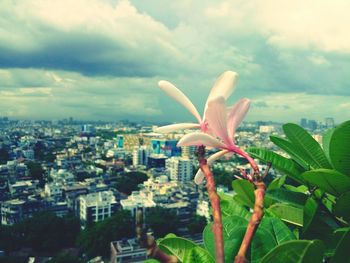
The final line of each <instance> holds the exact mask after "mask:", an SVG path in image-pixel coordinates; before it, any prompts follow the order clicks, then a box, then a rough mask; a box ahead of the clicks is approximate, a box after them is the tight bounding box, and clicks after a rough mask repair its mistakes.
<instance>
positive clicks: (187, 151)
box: [181, 146, 197, 158]
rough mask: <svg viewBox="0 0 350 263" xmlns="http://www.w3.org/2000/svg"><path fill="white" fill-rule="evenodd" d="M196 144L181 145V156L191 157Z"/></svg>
mask: <svg viewBox="0 0 350 263" xmlns="http://www.w3.org/2000/svg"><path fill="white" fill-rule="evenodd" d="M196 148H197V147H196V146H182V147H181V156H182V157H184V158H186V157H187V158H192V157H193V156H194V153H195V152H196Z"/></svg>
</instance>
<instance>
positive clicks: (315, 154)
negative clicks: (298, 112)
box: [282, 123, 332, 169]
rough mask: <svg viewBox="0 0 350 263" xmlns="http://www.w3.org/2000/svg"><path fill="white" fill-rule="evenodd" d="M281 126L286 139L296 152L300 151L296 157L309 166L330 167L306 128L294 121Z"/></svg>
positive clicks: (321, 150)
mask: <svg viewBox="0 0 350 263" xmlns="http://www.w3.org/2000/svg"><path fill="white" fill-rule="evenodd" d="M282 127H283V131H284V133H285V135H286V136H287V138H288V140H289V141H290V142H291V143H292V145H293V146H294V147H295V149H297V150H296V152H297V153H300V154H298V157H299V158H302V160H303V161H304V162H305V163H307V164H309V165H310V167H311V168H313V169H317V168H332V167H331V165H330V163H329V161H328V159H327V157H326V155H325V153H324V151H323V149H322V148H321V146H320V145H319V144H318V142H317V141H316V140H315V139H314V138H313V137H312V136H311V135H310V134H309V133H308V132H307V131H306V130H304V129H303V128H302V127H300V126H299V125H297V124H294V123H287V124H284V125H283V126H282Z"/></svg>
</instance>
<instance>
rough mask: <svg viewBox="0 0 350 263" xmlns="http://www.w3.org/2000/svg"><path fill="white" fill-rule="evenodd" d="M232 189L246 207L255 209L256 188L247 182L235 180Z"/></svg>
mask: <svg viewBox="0 0 350 263" xmlns="http://www.w3.org/2000/svg"><path fill="white" fill-rule="evenodd" d="M232 188H233V190H234V191H235V192H236V194H237V196H238V197H239V200H240V201H241V202H242V203H243V204H244V205H246V206H248V207H250V208H253V207H254V203H255V195H254V186H253V184H252V183H251V182H249V181H247V180H234V181H233V182H232Z"/></svg>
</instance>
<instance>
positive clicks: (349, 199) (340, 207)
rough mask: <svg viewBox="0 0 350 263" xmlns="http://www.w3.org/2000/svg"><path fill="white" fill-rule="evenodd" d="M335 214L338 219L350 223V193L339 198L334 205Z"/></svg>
mask: <svg viewBox="0 0 350 263" xmlns="http://www.w3.org/2000/svg"><path fill="white" fill-rule="evenodd" d="M334 213H335V214H336V215H337V216H338V217H343V218H344V219H345V220H347V221H350V192H346V193H344V194H342V195H341V196H339V198H338V199H337V202H336V203H335V205H334Z"/></svg>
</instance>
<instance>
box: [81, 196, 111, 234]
mask: <svg viewBox="0 0 350 263" xmlns="http://www.w3.org/2000/svg"><path fill="white" fill-rule="evenodd" d="M79 204H80V206H79V211H80V221H81V222H82V226H83V227H84V226H86V225H87V224H89V223H91V222H98V221H101V220H104V219H105V218H108V217H110V216H112V214H113V213H114V212H116V211H117V200H116V198H115V196H114V195H113V192H112V191H103V192H98V193H91V194H87V195H83V196H80V197H79Z"/></svg>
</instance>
